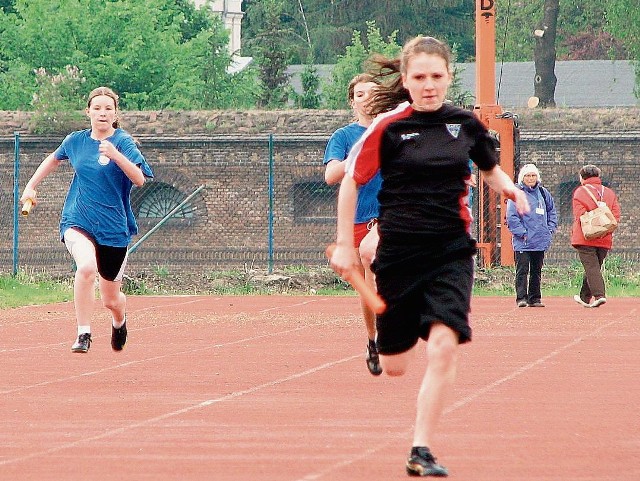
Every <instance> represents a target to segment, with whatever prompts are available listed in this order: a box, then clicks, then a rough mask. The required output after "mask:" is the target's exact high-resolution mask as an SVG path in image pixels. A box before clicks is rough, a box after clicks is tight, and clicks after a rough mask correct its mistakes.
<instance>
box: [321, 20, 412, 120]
mask: <svg viewBox="0 0 640 481" xmlns="http://www.w3.org/2000/svg"><path fill="white" fill-rule="evenodd" d="M363 37H364V42H363ZM400 50H401V47H400V45H398V43H397V41H396V32H393V33H392V34H391V35H390V36H389V37H387V39H386V40H385V39H384V38H383V37H382V34H381V33H380V29H379V28H378V27H377V26H376V22H374V21H371V22H367V30H366V32H365V33H364V34H363V33H362V32H359V31H354V32H353V34H352V39H351V45H348V46H347V48H346V52H345V54H344V55H341V56H339V58H338V61H337V63H336V65H335V67H334V69H333V71H332V72H331V81H330V82H329V83H326V84H325V85H324V86H323V89H322V91H323V94H324V99H325V103H326V105H327V107H329V108H333V109H345V108H349V102H348V99H347V87H348V85H349V82H350V81H351V79H352V78H353V77H355V76H356V75H358V74H359V73H362V72H363V71H366V70H367V65H366V62H367V60H368V59H369V57H371V56H372V55H373V54H380V55H384V56H387V57H395V56H396V55H397V54H398V53H399V52H400Z"/></svg>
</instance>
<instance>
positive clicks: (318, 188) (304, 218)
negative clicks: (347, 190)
mask: <svg viewBox="0 0 640 481" xmlns="http://www.w3.org/2000/svg"><path fill="white" fill-rule="evenodd" d="M291 196H292V198H293V218H294V220H295V221H296V222H312V223H323V224H324V223H331V222H335V221H336V201H337V196H338V186H337V185H327V184H326V183H325V182H324V181H320V182H318V181H315V182H314V181H311V182H300V183H297V184H294V185H293V187H292V188H291Z"/></svg>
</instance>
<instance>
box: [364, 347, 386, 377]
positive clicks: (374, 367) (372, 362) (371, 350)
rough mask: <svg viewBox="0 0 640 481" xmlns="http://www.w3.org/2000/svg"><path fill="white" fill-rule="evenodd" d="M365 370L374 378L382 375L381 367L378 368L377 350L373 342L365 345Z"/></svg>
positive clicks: (378, 357)
mask: <svg viewBox="0 0 640 481" xmlns="http://www.w3.org/2000/svg"><path fill="white" fill-rule="evenodd" d="M367 368H368V369H369V372H370V373H371V374H373V375H374V376H379V375H380V374H382V367H380V356H378V349H377V348H376V342H375V341H369V343H368V344H367Z"/></svg>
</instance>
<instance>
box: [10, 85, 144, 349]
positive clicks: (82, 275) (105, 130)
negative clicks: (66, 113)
mask: <svg viewBox="0 0 640 481" xmlns="http://www.w3.org/2000/svg"><path fill="white" fill-rule="evenodd" d="M86 114H87V116H88V117H89V120H90V122H91V128H90V129H85V130H79V131H76V132H72V133H71V134H69V135H67V137H66V138H65V139H64V140H63V141H62V143H61V144H60V146H59V147H58V148H57V149H56V150H55V151H54V152H53V153H51V154H49V155H48V156H47V158H45V159H44V161H42V163H41V164H40V166H39V167H38V168H37V169H36V171H35V173H34V174H33V176H32V177H31V179H29V182H27V185H26V187H25V189H24V192H23V193H22V197H21V199H20V200H21V202H23V203H24V202H27V201H31V202H32V203H33V205H35V204H36V188H37V187H38V185H39V184H40V182H42V180H43V179H44V178H45V177H47V176H48V175H49V174H50V173H52V172H53V171H54V170H56V169H57V168H58V167H59V166H60V165H61V164H62V163H63V162H65V161H68V162H69V164H70V165H71V168H72V169H73V172H74V175H73V179H72V181H71V185H70V186H69V191H68V192H67V196H66V199H65V202H64V207H63V209H62V216H61V220H60V239H61V240H62V242H64V244H65V246H66V247H67V250H68V251H69V253H70V254H71V256H72V257H73V260H74V261H75V264H76V266H77V269H76V274H75V278H74V284H73V292H74V306H75V312H76V320H77V323H78V337H77V339H76V341H75V343H74V344H73V346H72V347H71V350H72V351H73V352H81V353H85V352H88V351H89V347H90V346H91V317H92V315H93V311H94V301H95V295H94V284H95V279H96V272H97V273H98V279H99V289H100V297H101V299H102V303H103V305H104V307H106V308H107V309H108V310H109V311H110V312H111V316H112V320H113V322H112V329H111V347H112V348H113V350H114V351H120V350H122V348H123V347H124V345H125V343H126V341H127V325H126V320H127V319H126V297H125V295H124V293H123V292H122V291H121V289H120V288H121V284H122V277H123V273H124V269H125V266H126V264H127V246H128V245H129V242H130V241H131V237H132V236H133V235H135V234H136V233H137V232H138V226H137V224H136V221H135V218H134V216H133V210H132V209H131V201H130V193H131V189H132V187H133V186H134V185H136V186H138V187H140V186H142V185H143V184H144V182H145V178H146V177H153V173H152V171H151V168H150V167H149V165H148V164H147V162H146V160H145V158H144V157H143V156H142V154H141V153H140V151H139V150H138V147H137V145H136V143H135V141H134V140H133V138H132V137H131V136H130V135H129V134H128V133H127V132H125V131H124V130H122V129H120V128H118V120H117V116H118V96H117V95H116V94H115V92H114V91H113V90H111V89H109V88H107V87H99V88H97V89H94V90H93V91H92V92H91V93H90V94H89V99H88V102H87V109H86Z"/></svg>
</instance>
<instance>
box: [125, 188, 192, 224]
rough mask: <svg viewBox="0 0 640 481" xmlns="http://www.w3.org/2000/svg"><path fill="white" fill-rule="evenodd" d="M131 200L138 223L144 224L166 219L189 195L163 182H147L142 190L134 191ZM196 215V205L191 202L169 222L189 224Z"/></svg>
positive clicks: (174, 214) (181, 208) (179, 210)
mask: <svg viewBox="0 0 640 481" xmlns="http://www.w3.org/2000/svg"><path fill="white" fill-rule="evenodd" d="M131 198H132V207H133V211H134V213H135V214H136V217H137V219H138V221H141V222H144V221H145V220H147V221H150V220H153V221H157V220H160V219H162V218H164V217H165V216H167V215H168V214H169V213H170V212H171V211H172V210H173V209H175V208H176V207H177V206H178V205H179V204H180V203H181V202H182V201H183V200H184V199H186V198H187V194H184V193H183V192H181V191H180V190H178V189H177V188H175V187H174V186H172V185H169V184H166V183H163V182H147V183H146V184H145V185H144V186H143V187H142V188H140V189H136V190H134V191H133V192H132V194H131ZM195 215H196V204H195V202H192V201H189V202H187V203H186V204H184V205H183V206H182V207H180V208H179V209H178V210H177V211H176V212H174V213H173V215H172V216H171V218H170V219H169V221H170V222H172V223H175V222H179V223H184V222H185V221H187V222H189V221H192V220H194V218H195Z"/></svg>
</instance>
